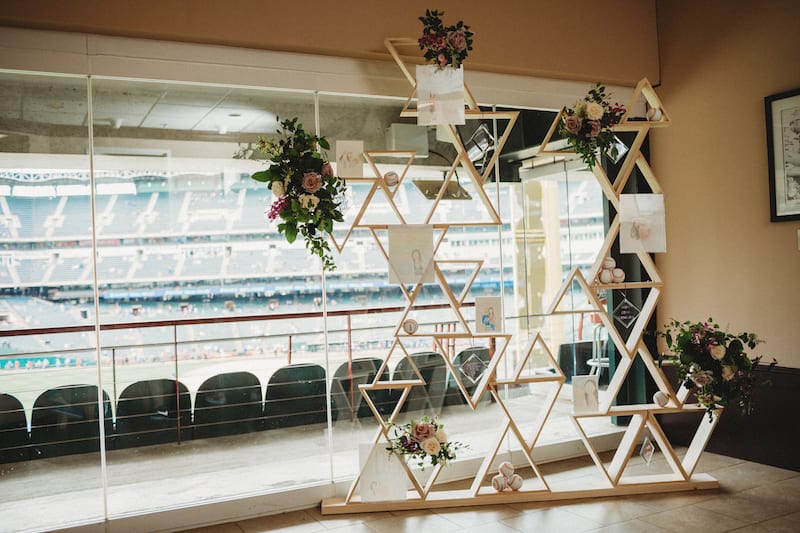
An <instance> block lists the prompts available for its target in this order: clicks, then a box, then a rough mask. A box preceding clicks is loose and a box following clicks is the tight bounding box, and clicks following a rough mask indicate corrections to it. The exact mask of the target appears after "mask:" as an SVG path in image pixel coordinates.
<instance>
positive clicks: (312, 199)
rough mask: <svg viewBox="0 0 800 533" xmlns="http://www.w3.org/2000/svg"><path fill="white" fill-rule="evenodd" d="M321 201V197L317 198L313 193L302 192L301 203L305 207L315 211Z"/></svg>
mask: <svg viewBox="0 0 800 533" xmlns="http://www.w3.org/2000/svg"><path fill="white" fill-rule="evenodd" d="M318 203H319V198H317V197H316V196H315V195H313V194H301V195H300V205H302V206H303V207H304V208H306V209H309V210H311V211H313V210H314V209H316V208H317V204H318Z"/></svg>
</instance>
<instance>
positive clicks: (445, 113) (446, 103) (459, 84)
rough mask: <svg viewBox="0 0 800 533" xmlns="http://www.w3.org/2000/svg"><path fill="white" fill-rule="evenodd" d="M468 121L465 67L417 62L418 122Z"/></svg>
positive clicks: (432, 124)
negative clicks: (465, 101)
mask: <svg viewBox="0 0 800 533" xmlns="http://www.w3.org/2000/svg"><path fill="white" fill-rule="evenodd" d="M464 123H465V113H464V67H463V66H462V67H459V68H439V67H437V66H434V65H417V124H418V125H420V126H434V125H437V124H464Z"/></svg>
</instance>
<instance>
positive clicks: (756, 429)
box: [659, 366, 800, 472]
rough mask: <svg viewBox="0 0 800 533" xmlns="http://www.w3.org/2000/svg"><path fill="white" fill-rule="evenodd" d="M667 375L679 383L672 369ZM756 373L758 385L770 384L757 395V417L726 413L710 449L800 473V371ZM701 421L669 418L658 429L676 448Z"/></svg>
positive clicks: (689, 415) (696, 416) (688, 417)
mask: <svg viewBox="0 0 800 533" xmlns="http://www.w3.org/2000/svg"><path fill="white" fill-rule="evenodd" d="M665 371H666V373H667V376H668V377H670V379H671V381H672V382H673V383H675V382H676V380H677V377H676V376H675V371H674V369H669V368H665ZM755 373H756V375H757V377H758V379H759V380H769V381H770V382H771V385H770V386H768V387H765V388H763V389H761V390H759V391H758V396H757V397H756V407H755V410H754V412H753V413H752V414H751V415H749V416H743V415H742V414H741V413H740V412H739V410H738V409H737V408H736V407H735V406H732V407H729V408H727V409H725V411H724V412H723V414H722V417H721V418H720V421H719V424H718V425H717V427H716V429H715V430H714V433H713V435H712V436H711V440H710V441H709V443H708V446H707V447H706V450H707V451H709V452H712V453H718V454H721V455H727V456H730V457H737V458H739V459H745V460H747V461H754V462H756V463H762V464H766V465H772V466H777V467H779V468H787V469H789V470H794V471H796V472H800V453H798V451H797V446H798V443H800V415H799V414H798V412H797V409H796V407H795V406H796V404H797V403H798V400H797V396H798V393H799V392H800V369H797V368H786V367H778V366H776V367H773V368H772V369H771V370H768V369H767V367H758V368H757V369H756V370H755ZM702 416H703V415H702V414H700V413H698V414H692V413H687V414H679V415H669V416H667V415H665V416H661V417H659V424H661V426H662V428H663V429H664V432H665V433H666V434H667V437H669V440H670V442H671V443H672V444H673V445H679V446H680V445H682V446H686V445H688V444H689V442H690V441H691V439H692V437H693V436H694V432H695V430H696V429H697V426H698V424H699V423H700V419H701V418H702Z"/></svg>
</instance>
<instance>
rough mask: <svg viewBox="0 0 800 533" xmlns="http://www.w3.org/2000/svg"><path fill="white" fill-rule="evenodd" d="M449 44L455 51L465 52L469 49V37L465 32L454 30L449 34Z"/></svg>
mask: <svg viewBox="0 0 800 533" xmlns="http://www.w3.org/2000/svg"><path fill="white" fill-rule="evenodd" d="M447 42H448V43H449V44H450V46H452V47H453V48H454V49H456V50H458V51H459V52H463V51H464V50H466V48H467V37H466V35H464V30H463V29H460V30H454V31H451V32H450V33H448V34H447Z"/></svg>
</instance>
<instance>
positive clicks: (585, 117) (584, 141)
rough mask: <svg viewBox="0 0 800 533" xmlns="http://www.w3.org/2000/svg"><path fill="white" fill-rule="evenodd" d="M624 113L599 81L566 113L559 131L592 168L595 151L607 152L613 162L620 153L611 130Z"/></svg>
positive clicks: (594, 160) (623, 109) (595, 155)
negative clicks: (609, 98)
mask: <svg viewBox="0 0 800 533" xmlns="http://www.w3.org/2000/svg"><path fill="white" fill-rule="evenodd" d="M624 114H625V107H624V106H622V105H620V104H619V103H614V104H613V105H612V104H611V103H610V101H609V100H608V97H607V96H606V88H605V87H604V86H603V85H601V84H600V82H598V83H597V85H596V86H595V87H594V88H593V89H591V90H590V91H589V94H588V95H586V96H585V97H584V98H583V100H578V101H577V102H575V105H574V106H573V107H571V108H568V109H567V110H566V113H565V114H563V115H562V117H561V122H560V123H559V126H558V132H559V134H560V135H561V136H562V137H564V138H565V139H567V142H568V143H569V144H570V146H572V147H573V148H574V149H575V151H576V152H577V153H578V154H579V155H580V156H581V159H582V160H583V162H584V163H586V164H587V165H589V168H592V167H593V166H594V165H595V162H596V160H597V159H596V158H597V152H598V150H600V151H601V152H608V155H609V156H611V158H612V159H616V157H617V154H618V153H619V152H618V149H617V147H616V143H615V142H614V133H613V132H612V131H611V127H612V126H614V125H615V124H618V123H619V121H620V119H622V115H624Z"/></svg>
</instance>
